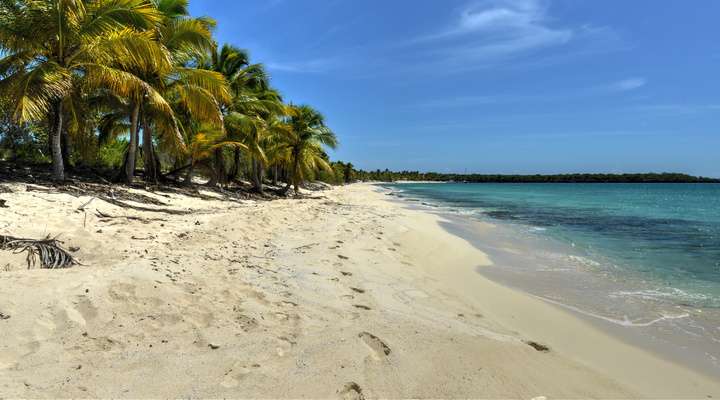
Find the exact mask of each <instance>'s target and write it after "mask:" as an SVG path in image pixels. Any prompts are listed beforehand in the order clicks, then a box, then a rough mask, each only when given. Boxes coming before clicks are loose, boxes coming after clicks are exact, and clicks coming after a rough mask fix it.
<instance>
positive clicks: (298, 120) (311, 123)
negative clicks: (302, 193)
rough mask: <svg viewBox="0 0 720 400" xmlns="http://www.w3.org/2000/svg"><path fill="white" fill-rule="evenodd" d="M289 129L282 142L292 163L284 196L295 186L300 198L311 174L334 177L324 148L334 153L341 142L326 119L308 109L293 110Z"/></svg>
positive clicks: (297, 108)
mask: <svg viewBox="0 0 720 400" xmlns="http://www.w3.org/2000/svg"><path fill="white" fill-rule="evenodd" d="M288 125H289V129H287V130H284V132H285V135H284V138H283V139H282V141H283V144H282V146H283V147H284V149H285V151H286V154H287V156H286V157H287V159H288V160H289V165H288V169H289V177H288V182H287V186H286V187H285V188H284V189H283V193H287V191H288V190H289V189H290V186H291V185H292V186H294V188H295V193H296V194H297V193H298V191H299V185H300V184H301V183H302V182H303V181H304V180H305V177H306V176H307V175H308V173H310V172H312V171H316V170H318V169H323V170H325V171H328V172H331V173H332V167H331V166H330V165H329V164H328V162H327V161H326V160H325V158H324V157H323V154H324V152H323V146H327V147H329V148H331V149H334V148H336V147H337V145H338V141H337V137H336V136H335V133H333V131H332V130H330V128H328V127H327V126H326V125H325V118H324V117H323V115H322V114H320V112H318V111H317V110H315V109H314V108H312V107H310V106H307V105H303V106H299V107H292V111H291V117H290V119H289V121H288Z"/></svg>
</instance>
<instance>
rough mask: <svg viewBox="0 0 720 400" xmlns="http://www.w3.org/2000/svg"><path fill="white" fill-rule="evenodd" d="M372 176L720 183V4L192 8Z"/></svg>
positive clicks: (489, 1) (386, 2)
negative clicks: (316, 115)
mask: <svg viewBox="0 0 720 400" xmlns="http://www.w3.org/2000/svg"><path fill="white" fill-rule="evenodd" d="M191 9H192V12H193V14H194V15H209V16H211V17H213V18H215V19H216V20H217V21H218V30H217V36H218V38H219V40H220V41H221V42H229V43H232V44H235V45H237V46H240V47H243V48H246V49H248V50H250V52H251V55H252V57H253V60H254V61H256V62H262V63H264V64H265V65H266V66H267V67H268V69H269V71H270V73H271V75H272V78H273V84H274V85H275V86H276V87H277V88H278V89H279V90H280V91H281V92H282V93H283V95H284V96H285V98H286V100H289V101H293V102H295V103H308V104H311V105H313V106H315V107H316V108H318V109H320V110H321V111H322V112H323V113H324V114H325V115H326V117H327V120H328V123H329V125H330V126H331V128H333V129H334V130H335V131H336V133H337V134H338V136H339V138H340V140H341V147H340V148H339V149H338V150H337V151H336V152H335V153H333V156H334V157H335V158H340V159H343V160H347V161H352V162H353V163H354V164H355V165H356V166H358V167H361V168H365V169H376V168H383V169H384V168H390V169H413V170H434V171H441V172H465V171H467V172H480V173H563V172H643V171H681V172H687V173H691V174H702V175H708V176H716V177H720V132H719V130H720V129H718V126H720V98H719V96H720V79H719V77H720V23H718V21H719V20H720V19H719V18H720V1H715V0H695V1H685V0H664V1H657V0H632V1H626V0H622V1H621V0H603V1H596V0H414V1H413V0H358V1H353V0H245V1H237V0H191Z"/></svg>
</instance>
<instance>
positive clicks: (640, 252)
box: [388, 184, 720, 309]
mask: <svg viewBox="0 0 720 400" xmlns="http://www.w3.org/2000/svg"><path fill="white" fill-rule="evenodd" d="M388 187H390V188H392V189H393V190H395V191H396V194H397V195H398V196H399V197H404V198H406V199H417V200H419V201H422V202H425V203H427V204H430V205H434V206H439V207H443V208H445V209H448V210H454V211H458V212H461V213H463V214H466V215H475V216H477V217H478V218H483V219H490V220H495V221H505V222H509V223H511V224H513V225H516V226H521V227H525V228H528V231H532V232H534V233H535V234H537V235H541V236H547V237H548V238H552V239H554V240H557V241H560V242H562V243H566V244H567V245H569V246H572V248H573V249H574V250H576V251H578V252H580V253H581V254H583V255H585V256H587V257H588V258H590V259H591V260H594V261H595V262H594V263H593V264H592V265H593V268H594V269H595V270H596V272H599V273H601V274H603V275H606V276H612V277H613V278H614V279H616V280H621V281H624V282H625V283H627V282H631V283H632V282H635V283H637V287H638V288H639V289H643V290H645V291H643V292H638V293H642V295H644V296H658V297H661V298H663V299H664V300H666V301H672V302H674V303H676V304H678V305H681V306H691V307H698V308H712V309H717V308H720V185H718V184H396V185H388ZM630 286H632V284H631V285H630Z"/></svg>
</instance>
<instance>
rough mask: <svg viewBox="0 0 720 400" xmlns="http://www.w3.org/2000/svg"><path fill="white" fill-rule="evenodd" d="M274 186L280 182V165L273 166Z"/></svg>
mask: <svg viewBox="0 0 720 400" xmlns="http://www.w3.org/2000/svg"><path fill="white" fill-rule="evenodd" d="M272 184H273V186H277V184H278V166H277V165H276V166H274V167H273V179H272Z"/></svg>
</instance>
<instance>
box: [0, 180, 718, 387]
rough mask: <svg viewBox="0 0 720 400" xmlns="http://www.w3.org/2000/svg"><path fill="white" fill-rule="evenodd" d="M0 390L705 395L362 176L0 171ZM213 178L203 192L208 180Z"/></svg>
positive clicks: (675, 369) (697, 379) (681, 371)
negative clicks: (524, 287) (291, 194)
mask: <svg viewBox="0 0 720 400" xmlns="http://www.w3.org/2000/svg"><path fill="white" fill-rule="evenodd" d="M6 186H7V187H8V188H9V189H11V190H12V193H3V194H2V195H0V198H2V199H3V200H6V201H7V205H8V206H9V208H3V209H0V234H7V235H12V236H17V237H30V238H42V237H44V236H46V235H48V234H49V235H53V236H55V235H60V239H61V240H63V241H64V245H65V246H66V247H67V248H73V249H75V250H76V252H75V253H74V254H75V255H76V256H77V257H78V258H79V259H80V261H81V262H82V264H83V265H81V266H77V267H74V268H72V269H68V270H38V269H33V270H27V269H25V259H24V256H23V255H12V254H10V253H7V252H2V253H0V281H1V282H2V285H0V316H2V318H0V332H2V333H3V340H2V342H0V397H85V398H87V397H123V398H139V397H203V398H207V397H214V398H219V397H236V398H237V397H243V398H249V397H265V398H268V397H275V398H277V397H286V398H333V397H341V398H362V397H368V398H371V397H373V398H374V397H394V398H397V397H444V398H446V397H473V398H478V397H483V398H488V397H494V398H497V397H513V398H520V397H521V398H533V397H538V396H547V397H562V398H579V397H582V398H587V397H593V398H628V397H640V398H658V397H663V398H676V397H682V398H708V397H709V396H714V397H717V396H720V385H719V384H718V382H717V381H716V380H713V379H712V378H711V377H706V376H703V375H702V374H699V373H696V372H693V371H690V370H688V369H685V368H683V367H681V366H678V365H675V364H672V363H670V362H668V361H665V360H662V359H661V358H659V357H657V356H655V355H654V354H650V353H648V352H645V351H642V350H638V349H636V348H634V347H632V346H629V345H626V344H624V343H622V342H621V341H619V340H617V339H615V338H613V337H610V336H609V335H606V334H605V333H603V332H601V331H599V330H597V329H595V328H594V327H591V326H589V325H587V324H586V323H584V322H582V321H580V320H579V319H576V318H575V317H573V316H571V315H570V314H568V313H566V312H565V311H562V310H560V309H557V308H556V307H554V306H552V305H550V304H547V303H544V302H543V301H541V300H538V299H535V298H532V297H530V296H527V295H525V294H522V293H519V292H516V291H513V290H510V289H507V288H505V287H502V286H500V285H498V284H495V283H493V282H491V281H489V280H487V279H485V278H483V277H482V276H481V275H480V274H478V273H477V272H476V268H478V267H482V266H483V265H489V264H490V263H491V262H492V260H490V259H489V258H488V257H487V256H486V255H485V254H483V253H482V252H480V251H479V250H477V249H476V248H474V247H473V246H472V245H470V244H469V243H467V242H466V241H465V240H463V239H461V238H459V237H457V236H454V235H452V234H450V233H448V232H446V231H445V230H443V229H442V228H441V226H440V225H439V222H440V221H441V218H440V217H438V216H436V215H433V214H429V213H425V212H421V211H417V210H410V209H406V208H403V207H402V206H401V205H399V204H398V203H394V202H391V201H389V200H388V199H387V196H385V195H384V194H382V193H381V191H380V190H379V189H378V188H376V187H374V186H372V185H365V184H357V185H351V186H347V187H342V188H337V189H333V190H330V191H325V192H317V193H314V194H312V195H311V196H312V198H306V199H299V200H277V201H272V202H255V201H227V200H226V199H223V198H220V197H217V196H216V195H214V194H212V193H206V194H205V195H204V196H203V197H204V198H203V199H200V198H198V197H189V196H187V195H183V194H178V193H171V192H167V193H163V192H155V193H147V192H143V195H144V196H149V197H151V198H155V199H157V200H158V203H162V204H163V205H151V204H147V203H145V204H140V203H132V202H129V204H133V205H135V206H141V207H143V209H142V210H138V209H128V208H121V207H119V206H117V205H114V204H110V203H107V202H105V201H102V200H100V199H96V200H94V201H92V202H91V203H90V204H86V203H87V202H88V201H89V200H90V199H91V197H89V196H79V197H75V196H71V195H69V194H58V193H52V192H50V193H46V192H42V191H27V190H26V187H25V185H24V184H10V185H6ZM213 196H215V198H213Z"/></svg>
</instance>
